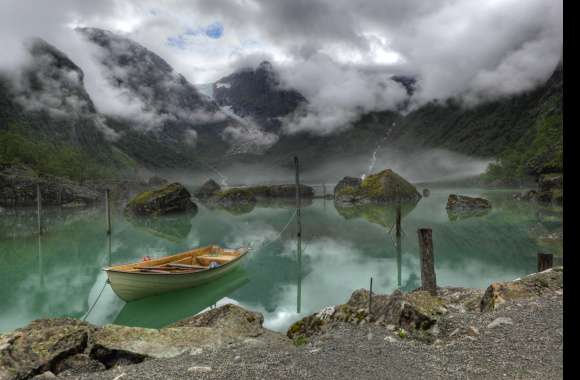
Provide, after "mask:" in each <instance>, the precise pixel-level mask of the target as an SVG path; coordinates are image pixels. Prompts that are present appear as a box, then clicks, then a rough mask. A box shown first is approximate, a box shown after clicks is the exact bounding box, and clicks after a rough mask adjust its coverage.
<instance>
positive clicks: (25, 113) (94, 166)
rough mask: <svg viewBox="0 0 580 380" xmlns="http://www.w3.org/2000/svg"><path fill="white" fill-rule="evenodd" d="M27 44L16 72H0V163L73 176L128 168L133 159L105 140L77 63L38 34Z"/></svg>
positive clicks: (80, 176) (109, 172)
mask: <svg viewBox="0 0 580 380" xmlns="http://www.w3.org/2000/svg"><path fill="white" fill-rule="evenodd" d="M28 49H29V53H30V60H29V61H28V63H27V64H26V65H25V66H24V67H22V68H21V70H20V72H19V73H12V75H10V76H8V75H7V74H0V146H1V147H2V151H0V162H4V163H10V162H14V161H19V162H25V163H27V164H29V165H31V166H32V167H33V168H35V169H37V170H38V171H41V172H48V173H51V174H55V175H64V176H69V177H76V178H77V179H82V178H83V177H93V176H97V175H98V176H109V175H112V173H113V172H117V171H119V170H126V169H130V168H131V167H132V166H133V165H134V163H133V162H132V160H130V159H129V158H128V157H127V156H126V155H125V154H124V153H122V152H121V151H119V150H118V149H116V148H114V147H113V146H112V145H111V144H110V143H109V141H108V139H107V135H106V134H105V131H106V130H107V129H106V126H105V119H104V118H103V116H102V115H100V114H98V113H97V111H96V109H95V106H94V104H93V102H92V100H91V98H90V96H89V94H88V93H87V91H86V90H85V87H84V73H83V71H82V70H81V68H80V67H78V66H77V65H76V64H75V63H74V62H72V61H71V60H70V59H69V58H68V57H67V56H66V55H65V54H63V53H62V52H61V51H59V50H58V49H56V48H55V47H54V46H52V45H50V44H48V43H47V42H46V41H44V40H42V39H34V40H31V41H29V42H28ZM81 163H82V165H81Z"/></svg>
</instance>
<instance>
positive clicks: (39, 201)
mask: <svg viewBox="0 0 580 380" xmlns="http://www.w3.org/2000/svg"><path fill="white" fill-rule="evenodd" d="M41 213H42V196H41V194H40V184H39V183H37V184H36V214H37V216H36V219H37V222H38V234H39V235H42V219H41Z"/></svg>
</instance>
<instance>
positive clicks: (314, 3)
mask: <svg viewBox="0 0 580 380" xmlns="http://www.w3.org/2000/svg"><path fill="white" fill-rule="evenodd" d="M0 2H2V3H8V0H1V1H0ZM3 5H4V6H3V12H2V14H1V15H0V43H2V46H3V47H4V51H9V52H10V54H3V55H2V57H0V70H1V69H6V68H8V67H14V66H15V65H18V62H20V61H21V60H22V56H23V54H21V53H22V50H21V49H20V48H19V47H18V46H19V41H20V40H21V39H22V37H24V36H28V37H31V36H41V37H43V38H45V39H47V40H48V41H49V42H51V43H53V44H54V45H56V46H58V47H59V49H62V50H63V51H65V52H66V53H67V54H69V55H70V56H71V58H73V60H75V62H76V58H77V57H76V55H75V54H72V52H73V50H75V49H74V48H73V47H72V44H71V43H70V42H69V40H70V26H71V25H87V26H94V27H101V28H105V29H111V30H114V31H122V32H124V33H125V35H126V36H127V37H129V38H132V39H134V40H135V41H137V42H139V43H141V44H142V45H144V46H146V47H147V48H148V49H150V50H152V51H154V52H155V53H157V54H159V55H160V56H162V57H163V58H164V59H166V60H167V61H168V63H169V64H171V65H172V66H173V67H175V68H176V71H177V72H181V73H182V74H183V75H184V76H185V77H186V78H187V79H188V80H189V81H190V82H192V83H207V82H212V81H216V80H217V79H219V78H220V77H223V76H225V75H228V74H229V73H230V72H231V71H230V70H231V69H232V67H235V66H236V62H243V61H244V60H246V63H245V65H246V66H247V65H248V64H247V62H249V61H252V59H253V58H251V57H256V56H258V55H263V56H267V57H269V60H270V61H272V62H273V63H274V64H275V66H278V67H280V68H281V76H282V78H283V79H284V85H286V86H288V87H292V88H296V89H298V90H299V91H301V92H303V93H304V95H305V96H306V97H307V98H308V101H309V104H308V105H307V107H306V108H305V109H302V110H301V111H302V113H299V114H297V115H294V117H292V118H288V119H287V120H286V124H285V129H284V130H285V131H286V132H287V133H293V132H297V131H313V132H315V133H319V134H325V133H331V132H334V131H336V130H340V129H342V128H346V127H348V126H350V125H351V124H352V122H353V121H354V120H356V118H357V117H359V116H360V115H361V114H362V113H365V112H369V111H376V110H389V109H396V108H397V107H398V106H399V104H400V102H401V98H404V92H403V91H402V88H401V86H400V85H398V84H397V83H393V82H392V81H391V80H390V79H389V78H390V77H391V76H392V75H393V74H405V75H412V76H413V77H415V78H416V79H417V86H416V91H415V92H414V94H413V96H412V98H411V99H410V101H409V103H408V104H410V106H411V107H418V106H420V105H421V104H424V103H425V102H428V101H431V100H433V99H446V98H449V97H457V98H461V99H463V100H464V101H465V103H466V104H468V105H469V104H476V103H478V102H482V101H487V100H489V99H494V98H497V97H503V96H510V95H514V94H518V93H521V92H525V91H528V90H531V89H533V88H534V87H535V86H537V85H538V84H541V83H542V82H543V81H545V80H546V79H547V78H548V77H549V75H550V74H551V72H552V71H553V69H554V67H555V66H556V64H557V63H558V61H559V60H560V59H561V57H562V43H563V15H562V12H563V11H562V1H561V0H527V1H521V0H481V1H473V0H432V1H423V0H397V1H389V2H385V1H382V0H308V1H307V0H296V1H286V0H251V1H230V0H170V1H166V2H163V3H161V4H160V3H159V2H157V1H154V0H140V1H137V0H128V1H118V0H105V1H99V2H92V3H90V2H77V1H73V0H56V1H52V2H50V3H46V4H45V3H39V2H35V1H32V0H22V1H20V2H18V3H14V2H10V4H3ZM214 23H219V25H220V33H219V36H218V35H213V36H211V37H210V36H208V35H206V34H205V33H198V34H196V35H194V36H192V37H191V38H188V39H186V40H184V41H183V42H184V43H183V44H180V45H179V46H175V45H172V44H168V43H167V41H168V38H169V37H171V36H179V35H181V34H183V33H184V31H187V30H197V29H199V28H203V27H206V26H207V25H212V24H214ZM67 26H68V28H67ZM254 66H255V65H254ZM81 67H82V68H83V70H86V71H87V78H86V81H87V88H89V92H90V93H91V95H93V93H95V94H96V92H94V91H95V90H94V89H91V88H90V78H89V77H90V76H91V75H90V74H91V73H90V69H87V68H85V67H84V65H81ZM100 96H101V95H99V99H98V100H97V99H95V103H96V104H97V108H103V107H105V108H106V107H107V105H106V104H105V103H106V102H107V100H110V99H117V98H119V97H115V96H113V97H108V98H103V99H101V98H100ZM102 96H104V95H102ZM120 98H122V96H121V97H120ZM121 103H122V102H121ZM129 103H130V102H129ZM109 106H110V107H114V105H109ZM141 106H142V105H141V104H134V105H132V106H131V104H129V106H128V107H122V108H123V109H124V110H133V109H134V110H137V111H138V110H142V107H141ZM120 108H121V107H120Z"/></svg>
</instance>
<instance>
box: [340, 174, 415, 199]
mask: <svg viewBox="0 0 580 380" xmlns="http://www.w3.org/2000/svg"><path fill="white" fill-rule="evenodd" d="M334 199H335V202H338V203H354V204H356V203H385V202H396V201H402V202H416V201H418V200H419V199H421V194H419V192H418V191H417V189H416V188H415V186H413V185H412V184H410V183H409V182H408V181H407V180H405V179H404V178H403V177H401V176H400V175H398V174H397V173H395V172H394V171H392V170H391V169H387V170H383V171H382V172H379V173H376V174H371V175H369V176H368V177H366V178H365V179H364V180H361V179H358V178H354V177H344V178H343V179H342V180H341V181H340V182H339V183H338V184H337V185H336V187H335V188H334Z"/></svg>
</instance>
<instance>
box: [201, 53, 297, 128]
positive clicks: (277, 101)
mask: <svg viewBox="0 0 580 380" xmlns="http://www.w3.org/2000/svg"><path fill="white" fill-rule="evenodd" d="M213 97H214V99H215V101H216V102H217V104H219V105H220V106H222V107H229V109H231V111H232V112H233V113H235V114H236V115H238V116H240V117H243V118H251V119H253V120H254V121H255V122H257V123H258V124H259V125H260V126H263V127H264V128H266V130H278V129H279V128H280V127H281V122H280V120H279V118H280V117H282V116H285V115H287V114H289V113H291V112H293V111H294V110H296V109H297V108H298V107H299V106H300V105H301V104H303V103H306V102H307V101H306V99H305V98H304V97H303V96H302V94H300V93H299V92H298V91H296V90H292V89H285V88H282V87H281V86H280V78H279V76H278V74H277V72H276V71H275V70H274V69H273V67H272V64H271V63H270V62H268V61H263V62H262V63H260V64H259V65H258V67H257V68H255V69H244V70H241V71H238V72H235V73H233V74H231V75H228V76H226V77H223V78H221V79H219V80H218V81H217V82H215V83H214V84H213Z"/></svg>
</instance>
